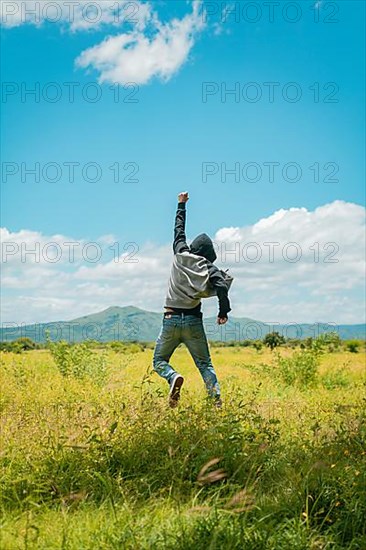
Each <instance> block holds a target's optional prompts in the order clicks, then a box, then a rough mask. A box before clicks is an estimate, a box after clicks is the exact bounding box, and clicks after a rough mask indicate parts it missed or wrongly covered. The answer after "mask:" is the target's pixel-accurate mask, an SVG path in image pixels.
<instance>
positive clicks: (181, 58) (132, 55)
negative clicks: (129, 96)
mask: <svg viewBox="0 0 366 550" xmlns="http://www.w3.org/2000/svg"><path fill="white" fill-rule="evenodd" d="M201 6H202V4H201V0H193V2H192V11H191V12H190V13H188V14H187V15H185V16H184V17H183V18H182V19H178V18H174V19H172V20H170V21H168V22H164V23H162V22H161V21H160V19H159V16H158V14H157V12H155V11H153V9H152V5H151V3H150V2H143V1H141V0H138V1H135V2H129V1H128V0H118V1H116V0H97V1H93V2H90V1H88V0H71V1H68V2H65V1H64V0H56V1H53V2H49V1H48V0H25V1H23V0H15V1H12V2H10V1H9V2H8V1H3V2H2V3H1V12H0V21H1V23H2V24H3V26H4V27H8V28H11V27H17V26H20V25H23V24H33V25H36V26H38V27H39V26H41V25H43V24H44V23H45V22H49V23H52V24H57V25H60V26H61V27H62V28H64V29H68V30H70V31H71V32H76V31H91V30H94V31H95V30H99V29H100V28H101V27H104V28H106V29H108V31H113V29H114V31H115V29H117V28H118V29H119V30H121V29H122V28H123V29H124V32H120V33H119V34H114V35H108V36H106V38H105V39H104V40H103V41H102V42H101V43H99V44H97V45H95V46H92V47H90V48H88V49H86V50H84V51H83V52H81V54H80V55H79V56H78V57H77V59H76V61H75V63H76V66H77V67H80V68H83V69H87V70H90V69H92V70H96V71H97V72H98V73H99V82H101V83H103V82H112V83H118V84H126V83H128V82H134V83H136V84H139V85H142V84H146V83H148V82H149V81H150V80H151V79H152V78H153V77H158V78H160V79H161V80H162V81H165V82H166V81H168V80H169V79H170V78H171V77H172V76H173V75H174V74H176V73H177V71H178V70H179V69H180V68H181V67H182V65H183V64H184V63H185V62H186V61H187V59H188V56H189V54H190V52H191V50H192V47H193V46H194V43H195V40H196V37H197V35H198V34H199V32H200V31H202V29H203V28H204V26H205V23H204V10H202V9H201Z"/></svg>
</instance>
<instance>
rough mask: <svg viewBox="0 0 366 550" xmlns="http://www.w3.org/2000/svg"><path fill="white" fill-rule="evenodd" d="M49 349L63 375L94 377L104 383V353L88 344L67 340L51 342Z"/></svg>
mask: <svg viewBox="0 0 366 550" xmlns="http://www.w3.org/2000/svg"><path fill="white" fill-rule="evenodd" d="M49 349H50V351H51V354H52V357H53V359H54V361H55V363H56V366H57V368H58V370H59V371H60V373H61V374H62V376H70V377H74V378H79V379H83V378H86V377H90V378H92V379H93V380H94V381H95V382H96V383H97V384H103V382H104V381H105V378H106V358H105V355H104V354H100V353H98V352H93V351H92V350H91V349H90V347H89V346H88V345H87V344H75V345H70V344H68V343H67V342H65V341H63V340H62V341H60V342H57V343H54V342H49Z"/></svg>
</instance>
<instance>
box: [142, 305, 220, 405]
mask: <svg viewBox="0 0 366 550" xmlns="http://www.w3.org/2000/svg"><path fill="white" fill-rule="evenodd" d="M182 342H183V343H184V344H185V345H186V346H187V348H188V351H189V353H190V354H191V356H192V358H193V360H194V362H195V364H196V367H197V368H198V370H199V371H200V373H201V376H202V378H203V381H204V383H205V385H206V388H207V392H208V394H209V396H210V397H218V396H219V395H220V386H219V383H218V381H217V377H216V373H215V370H214V368H213V366H212V363H211V357H210V352H209V349H208V343H207V338H206V334H205V330H204V328H203V323H202V319H201V318H200V317H196V316H194V315H172V316H171V317H164V319H163V326H162V328H161V331H160V334H159V336H158V339H157V342H156V346H155V350H154V359H153V367H154V370H155V371H156V372H157V373H158V374H159V375H160V376H161V377H162V378H165V380H166V381H167V382H168V383H170V381H171V380H172V377H173V376H174V375H175V374H176V371H175V370H174V369H173V368H172V367H171V365H169V360H170V358H171V356H172V355H173V352H174V350H175V349H176V348H177V347H178V346H179V344H180V343H182Z"/></svg>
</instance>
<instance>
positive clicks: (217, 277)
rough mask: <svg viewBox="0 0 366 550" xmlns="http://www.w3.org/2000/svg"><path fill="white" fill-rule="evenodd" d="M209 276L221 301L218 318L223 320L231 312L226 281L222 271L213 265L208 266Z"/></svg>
mask: <svg viewBox="0 0 366 550" xmlns="http://www.w3.org/2000/svg"><path fill="white" fill-rule="evenodd" d="M208 276H209V280H210V283H211V285H212V286H213V287H214V288H215V290H216V294H217V297H218V299H219V314H218V316H219V317H221V318H225V317H227V314H228V313H229V311H231V307H230V300H229V296H228V289H227V286H226V283H225V280H224V278H223V276H222V274H221V271H220V270H219V269H218V268H217V267H216V266H215V265H213V264H211V263H209V264H208Z"/></svg>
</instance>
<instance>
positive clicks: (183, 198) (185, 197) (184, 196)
mask: <svg viewBox="0 0 366 550" xmlns="http://www.w3.org/2000/svg"><path fill="white" fill-rule="evenodd" d="M188 199H189V196H188V191H185V192H184V193H179V195H178V202H187V201H188Z"/></svg>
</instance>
